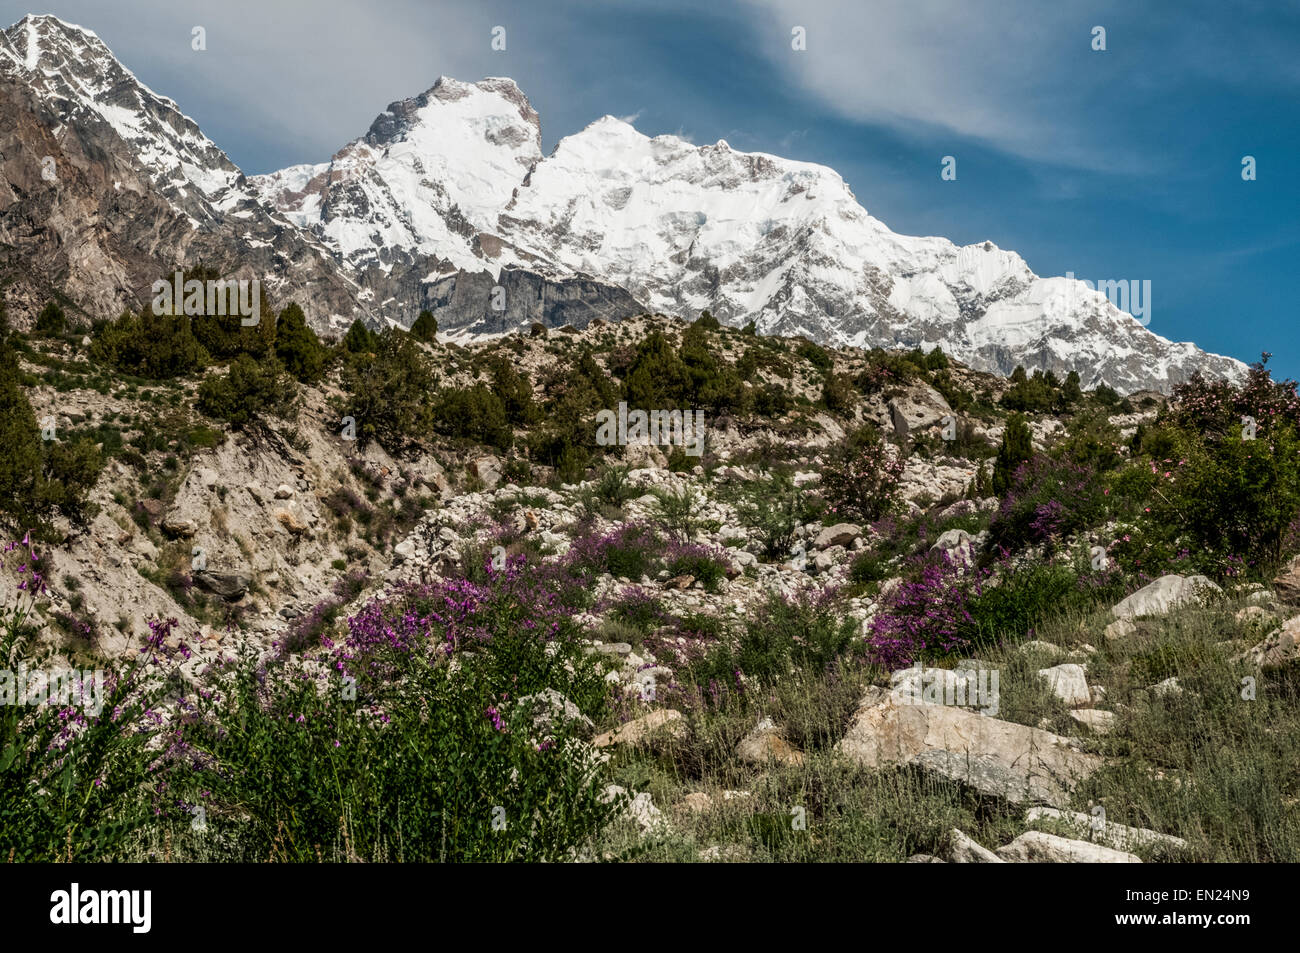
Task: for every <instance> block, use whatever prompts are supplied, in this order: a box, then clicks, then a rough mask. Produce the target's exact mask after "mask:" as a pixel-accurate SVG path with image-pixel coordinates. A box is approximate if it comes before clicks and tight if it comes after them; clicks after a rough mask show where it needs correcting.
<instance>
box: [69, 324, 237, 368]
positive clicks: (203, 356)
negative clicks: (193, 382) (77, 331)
mask: <svg viewBox="0 0 1300 953" xmlns="http://www.w3.org/2000/svg"><path fill="white" fill-rule="evenodd" d="M90 356H91V358H92V359H93V360H96V361H100V362H101V363H104V364H109V365H111V366H112V367H114V368H116V369H117V370H119V371H122V372H123V373H126V374H131V375H133V376H135V377H146V378H149V379H150V380H168V379H170V378H174V377H181V376H183V375H186V374H192V373H194V372H195V371H197V370H200V369H202V368H204V367H206V366H207V365H208V364H209V363H210V362H211V360H212V358H211V356H210V355H209V353H208V351H207V349H206V348H205V347H204V346H203V345H202V344H200V343H199V340H198V338H197V337H195V335H194V331H193V328H192V327H191V323H190V319H189V318H188V317H186V316H185V315H183V314H181V315H175V316H172V315H166V314H164V315H154V314H150V313H148V312H145V313H144V314H140V315H134V314H130V313H126V314H123V315H122V316H121V317H120V318H118V319H117V320H116V321H114V322H110V323H106V324H103V325H100V327H99V329H98V332H97V333H96V335H95V338H94V340H93V341H92V342H91V346H90Z"/></svg>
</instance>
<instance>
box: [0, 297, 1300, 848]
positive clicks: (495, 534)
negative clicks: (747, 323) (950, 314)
mask: <svg viewBox="0 0 1300 953" xmlns="http://www.w3.org/2000/svg"><path fill="white" fill-rule="evenodd" d="M262 310H263V314H265V315H267V316H268V320H265V321H263V323H262V324H261V325H260V326H258V327H255V328H243V327H241V326H240V325H239V323H238V318H233V319H232V318H219V317H213V316H206V315H197V316H194V317H186V316H176V317H172V316H168V315H162V316H154V315H150V314H142V315H131V314H128V315H125V316H124V317H122V318H120V319H118V320H117V321H113V322H98V323H96V324H95V325H94V326H93V327H92V326H90V325H88V324H86V323H84V322H80V321H79V319H77V318H76V317H75V316H70V315H68V314H67V313H65V312H64V311H63V309H61V308H60V307H59V306H58V305H57V304H54V303H51V304H50V305H48V306H46V307H44V308H43V309H42V310H41V312H40V314H39V315H38V318H37V320H36V321H35V322H34V326H33V327H32V329H31V330H30V331H27V332H19V331H10V332H9V333H8V334H7V335H6V336H5V339H4V344H3V355H2V356H3V361H0V402H3V406H0V410H2V411H3V415H2V417H0V419H3V420H4V421H5V424H4V426H5V428H6V437H7V438H8V439H7V441H6V446H8V447H10V448H11V453H10V454H9V457H8V459H7V460H6V461H5V462H4V463H3V464H0V489H3V490H4V499H5V500H6V501H9V502H6V504H5V507H6V509H5V514H4V516H5V519H6V521H7V523H8V524H9V526H10V528H11V532H12V533H13V538H14V539H15V540H19V539H22V540H24V542H23V543H22V544H21V545H19V546H18V547H16V548H10V549H9V550H7V551H6V559H5V571H4V572H3V574H0V580H2V582H0V585H2V586H3V590H0V591H2V592H3V601H4V605H5V606H6V607H8V627H7V634H6V635H5V642H4V650H5V651H6V652H7V653H10V655H11V656H12V655H13V654H14V653H17V652H19V651H20V650H21V651H22V652H23V653H24V657H26V656H28V655H30V654H31V653H32V652H33V651H34V650H35V649H36V648H38V647H39V648H42V649H43V650H45V651H48V652H52V653H54V654H53V656H51V659H50V660H49V661H50V664H53V661H55V660H57V659H63V660H65V661H66V662H67V663H68V664H71V665H73V666H75V667H77V668H79V669H95V668H104V669H107V670H108V671H109V672H110V673H111V675H112V678H111V679H110V683H109V686H108V694H109V696H110V701H111V702H112V703H111V704H109V705H107V707H106V709H105V710H106V711H108V712H113V713H115V714H114V715H113V717H112V719H109V718H107V717H101V716H98V715H96V716H84V715H81V714H78V715H77V716H76V718H77V721H78V723H77V726H76V727H75V728H71V729H65V730H64V731H63V734H62V735H61V736H60V737H61V738H62V739H63V741H62V742H61V743H63V744H65V745H66V746H67V750H68V751H70V752H71V757H72V758H73V759H74V763H76V764H78V765H79V766H80V767H79V769H78V772H77V775H76V777H77V781H76V783H77V784H79V785H84V786H85V792H86V793H85V798H84V800H81V801H80V802H79V805H78V806H76V807H68V806H66V804H65V806H62V807H58V808H57V809H55V808H54V807H51V812H52V813H47V814H39V813H33V812H34V811H35V810H36V809H35V808H34V807H33V806H32V805H30V804H28V799H26V798H25V797H17V796H15V797H13V798H9V797H8V794H7V793H6V792H8V793H16V792H19V791H23V790H25V785H26V783H27V781H28V780H29V779H32V778H37V777H40V776H41V772H42V771H44V770H49V766H48V762H47V761H45V760H44V758H45V757H46V755H45V754H44V753H43V752H42V750H41V749H39V747H37V748H31V747H24V748H22V751H23V754H22V757H21V758H19V759H18V760H17V761H14V762H11V763H10V765H9V768H7V769H6V770H3V771H0V778H2V779H3V782H0V783H3V784H6V785H9V786H10V787H8V788H5V789H3V790H0V820H3V821H4V823H3V824H0V830H4V831H5V832H6V834H5V835H4V837H5V840H3V841H0V850H3V851H5V852H8V851H9V850H11V849H12V850H16V851H17V852H18V856H19V857H20V858H24V859H25V858H28V857H44V856H50V855H55V856H62V855H63V853H64V852H65V851H70V852H71V853H72V854H73V855H74V856H75V857H78V858H82V859H91V858H94V859H107V858H144V857H148V856H154V855H156V854H158V853H159V852H160V851H162V850H163V849H164V843H165V850H166V851H167V852H168V853H169V855H170V854H171V853H172V852H175V854H176V855H177V856H178V857H184V858H192V859H231V860H233V859H242V860H251V859H257V860H265V859H268V858H272V859H291V858H293V859H316V858H318V857H328V858H338V859H356V860H382V859H402V860H427V859H436V858H444V859H581V858H588V859H590V858H596V857H605V858H625V859H673V860H700V859H703V860H771V859H782V860H794V859H798V860H808V859H818V860H839V859H855V860H863V859H874V860H895V861H902V860H908V859H910V860H925V859H933V858H940V859H946V860H949V861H967V860H982V861H996V860H1007V861H1017V862H1018V861H1025V860H1033V859H1056V860H1061V859H1074V860H1097V861H1113V860H1134V859H1141V860H1144V861H1154V860H1162V859H1191V860H1295V859H1296V857H1297V856H1298V855H1300V836H1297V835H1298V834H1300V829H1298V827H1297V812H1296V805H1297V803H1300V802H1298V801H1297V798H1298V797H1300V772H1298V771H1297V768H1296V765H1297V764H1300V760H1298V759H1297V758H1296V757H1295V754H1296V753H1297V748H1300V721H1298V720H1297V719H1296V716H1295V711H1296V705H1295V702H1296V688H1297V684H1296V681H1295V675H1296V667H1295V652H1296V635H1295V634H1296V632H1297V631H1298V628H1297V627H1298V626H1300V615H1297V612H1300V609H1297V601H1298V600H1300V575H1298V573H1300V569H1298V568H1297V566H1298V565H1300V563H1298V562H1297V561H1296V560H1292V559H1291V557H1292V556H1294V555H1295V554H1296V553H1297V552H1298V551H1300V468H1298V467H1297V463H1296V460H1297V453H1296V450H1297V426H1298V425H1300V398H1297V396H1296V390H1295V384H1294V382H1274V381H1272V380H1271V378H1270V377H1269V375H1268V373H1267V370H1266V368H1265V367H1264V366H1263V365H1259V366H1257V367H1256V368H1255V369H1253V370H1252V372H1251V375H1250V376H1249V377H1248V379H1247V380H1246V381H1245V382H1244V384H1243V385H1242V386H1240V387H1238V386H1235V385H1232V384H1230V383H1227V382H1222V381H1206V380H1202V379H1199V378H1198V379H1194V380H1193V381H1192V382H1190V383H1189V384H1188V385H1187V386H1185V387H1182V388H1179V389H1178V390H1177V391H1176V392H1175V393H1174V394H1173V397H1172V400H1167V399H1166V398H1165V397H1163V396H1161V395H1159V394H1155V393H1146V394H1141V393H1139V394H1132V395H1130V396H1129V397H1128V398H1122V397H1120V395H1118V394H1117V393H1115V392H1114V391H1111V390H1109V389H1108V388H1104V387H1103V388H1097V389H1092V390H1086V391H1085V390H1084V389H1082V388H1081V387H1080V386H1079V384H1080V382H1079V379H1078V376H1077V375H1071V376H1069V377H1066V378H1061V379H1058V378H1056V377H1055V376H1054V375H1043V374H1037V373H1035V374H1026V373H1024V371H1023V370H1021V371H1017V372H1015V373H1013V374H1012V375H1011V377H1010V378H1003V377H1000V376H994V375H991V374H988V373H984V372H980V371H977V370H972V369H971V368H969V367H965V366H963V365H961V364H960V363H958V362H956V361H955V360H952V359H950V358H948V357H947V356H945V355H944V354H943V352H942V351H941V350H937V349H936V350H932V351H930V352H929V353H925V352H922V351H919V350H917V351H883V350H863V349H860V348H853V347H843V348H834V347H824V346H821V345H818V344H815V343H813V342H812V341H809V340H807V339H802V338H792V337H780V336H768V335H758V334H756V333H754V329H753V328H750V329H745V330H737V329H734V328H729V327H725V326H723V325H721V324H720V323H718V322H717V321H714V320H712V319H711V317H710V316H708V315H707V314H706V315H704V316H702V317H700V318H699V319H698V320H696V321H694V322H692V323H690V324H687V323H685V322H681V321H678V320H676V319H673V318H670V317H666V316H663V315H650V314H643V315H640V316H637V317H633V318H630V319H627V320H624V321H621V322H617V323H609V322H605V321H599V320H597V321H592V322H589V323H587V325H586V327H584V328H582V329H577V328H573V327H561V328H559V329H548V328H547V327H545V326H544V325H542V324H540V323H539V324H536V325H533V326H531V327H529V328H526V329H523V330H521V331H519V332H516V333H510V334H505V335H502V336H499V337H496V338H493V339H488V340H470V341H468V342H465V341H464V339H462V338H460V337H458V336H455V337H449V336H448V335H447V334H445V333H439V332H437V330H436V323H435V322H434V321H433V320H432V316H431V315H430V316H428V317H422V318H421V320H420V321H419V322H417V323H416V325H415V326H414V327H413V329H412V331H411V332H407V331H404V330H400V329H396V328H391V329H388V330H386V331H384V332H383V333H382V334H376V333H374V332H373V331H370V330H368V329H367V328H366V327H365V326H364V325H363V324H361V323H356V324H354V325H353V326H352V327H351V328H350V329H349V330H348V332H347V334H346V335H344V336H343V337H342V338H341V339H339V340H335V339H326V340H319V339H317V337H316V335H315V334H314V333H313V332H312V331H311V330H310V328H309V327H308V326H307V321H306V318H305V315H304V313H303V311H302V310H301V309H299V308H297V306H296V305H292V304H288V303H284V304H283V306H280V305H277V306H276V307H274V308H273V307H272V306H271V304H270V302H269V301H268V302H267V304H266V306H265V307H263V309H262ZM270 316H274V320H270V319H269V317H270ZM637 410H646V411H662V412H667V411H673V410H676V411H680V412H683V413H684V414H686V415H689V416H686V417H685V418H683V419H686V420H692V421H694V420H696V419H699V418H696V417H695V416H694V415H695V414H697V413H698V414H701V415H702V429H701V430H700V431H699V432H685V431H684V432H683V434H682V436H683V437H684V438H685V439H684V440H679V441H678V443H677V445H676V446H673V445H669V444H667V443H663V442H656V441H655V440H653V439H641V440H638V439H637V438H636V437H635V436H633V438H632V439H631V440H628V441H626V442H620V441H618V440H616V441H615V442H614V443H612V444H611V443H609V442H608V441H606V440H605V439H604V437H603V436H602V430H601V423H600V422H601V420H602V419H603V420H606V421H608V420H609V419H611V418H614V419H617V418H618V417H620V416H622V417H623V418H624V419H625V420H626V421H628V426H627V428H626V429H627V430H629V431H634V430H635V424H634V423H633V420H634V418H633V416H632V414H633V413H634V412H635V411H637ZM602 415H606V416H603V417H602ZM1243 417H1249V418H1251V420H1252V421H1253V422H1254V424H1253V428H1254V429H1250V428H1245V427H1244V426H1243V423H1242V418H1243ZM1248 431H1249V432H1248ZM618 432H619V428H617V427H614V428H613V429H612V430H605V431H603V433H604V435H605V436H609V434H610V433H614V434H616V435H617V434H618ZM694 437H700V438H701V439H699V440H698V441H696V440H694V439H692V438H694ZM695 451H698V453H696V452H695ZM1288 560H1290V562H1288ZM34 571H39V574H40V577H41V578H40V581H39V582H37V581H35V577H34V576H33V572H34ZM963 673H971V674H970V680H969V681H968V680H967V677H966V675H965V674H963ZM990 676H992V677H993V679H994V680H992V681H990ZM981 679H982V681H981ZM958 686H960V689H961V692H962V694H961V695H960V696H959V695H958V694H957V691H956V690H957V688H958ZM968 688H969V690H970V692H971V694H969V695H968V694H966V692H967V689H968ZM1247 695H1249V698H1248V697H1247ZM945 696H946V697H945ZM236 710H238V711H240V712H242V714H241V716H240V718H241V719H242V721H241V722H240V725H241V727H240V730H239V731H237V732H231V731H228V730H226V726H228V725H230V724H231V723H232V722H231V721H230V719H231V717H232V713H233V712H234V711H236ZM58 711H59V708H58V706H48V707H45V706H42V707H33V708H31V709H30V710H25V709H22V708H21V707H17V706H9V707H8V708H6V709H5V710H4V713H3V715H0V717H3V718H4V719H5V720H4V721H3V722H0V727H3V728H4V730H5V731H6V732H8V734H6V735H5V737H6V738H12V737H17V735H18V733H19V732H20V731H21V733H22V735H23V737H39V736H40V730H44V729H38V730H36V731H35V733H34V734H33V733H32V732H33V730H34V728H37V726H41V725H50V724H55V723H56V721H57V718H58ZM118 719H125V722H120V723H119V722H118ZM121 723H130V724H137V723H138V724H139V725H140V726H141V727H143V728H144V729H145V730H144V732H143V733H142V734H141V735H139V736H133V737H136V738H137V740H136V741H135V742H133V743H132V746H128V747H127V748H124V749H120V750H119V749H118V748H116V747H112V746H110V747H109V748H108V749H105V748H104V747H103V746H102V745H100V744H99V743H98V741H97V740H96V739H100V740H102V739H103V738H105V737H108V736H110V735H112V734H113V733H114V732H116V731H117V730H118V726H120V724H121ZM52 730H55V731H56V732H57V730H58V729H57V728H55V729H52ZM150 739H152V740H150ZM136 745H138V746H140V747H138V748H137V747H135V746H136ZM106 750H109V751H112V752H113V754H112V755H111V757H112V758H113V759H114V760H113V762H112V764H113V767H112V770H111V771H108V770H107V768H106V764H107V762H103V761H102V760H97V759H103V758H105V757H110V755H107V754H105V751H106ZM410 751H415V752H419V754H420V756H419V757H418V758H409V757H406V756H405V755H404V754H402V752H410ZM77 759H83V760H77ZM160 771H161V772H162V773H161V774H160V773H159V772H160ZM101 774H103V775H104V776H109V777H111V779H112V782H111V783H110V784H108V785H106V786H103V787H101V786H99V785H96V784H94V783H93V782H94V779H95V778H97V777H100V776H101ZM327 775H328V777H327ZM164 779H165V787H159V784H160V782H163V781H164ZM15 785H16V786H15ZM417 791H418V792H420V796H419V797H418V798H416V797H413V796H412V794H411V792H417ZM556 791H563V792H565V794H564V797H562V798H560V799H558V800H557V799H556V798H555V796H554V792H556ZM203 792H206V793H203ZM289 792H294V793H289ZM291 801H292V804H291ZM61 803H63V802H61ZM379 805H385V806H386V807H385V809H384V810H372V809H373V808H377V806H379ZM196 806H202V807H203V808H204V810H203V818H204V824H203V826H202V828H201V829H200V828H199V827H197V826H196V825H195V824H194V823H193V818H194V817H195V816H196V814H195V810H196ZM489 807H490V808H491V810H489V809H488V808H489ZM291 808H292V810H291ZM388 808H399V810H398V814H397V815H394V814H390V813H388V810H387V809H388ZM1098 808H1101V809H1103V812H1104V817H1105V819H1106V820H1105V823H1104V824H1103V825H1102V826H1101V827H1100V828H1098V827H1096V825H1095V823H1094V819H1095V818H1096V817H1097V813H1096V810H1097V809H1098ZM498 809H499V810H500V811H501V814H500V815H498V814H497V813H496V812H497V810H498ZM69 810H71V811H75V812H76V826H77V828H78V830H81V831H84V832H85V833H84V837H82V835H78V836H79V837H81V839H78V840H76V841H75V842H74V843H72V844H71V846H68V844H66V843H65V840H66V839H67V838H66V836H65V835H66V829H65V825H66V823H69V822H70V815H67V814H60V813H59V811H69ZM1071 812H1073V813H1071ZM1076 814H1077V815H1082V818H1083V820H1082V821H1080V820H1079V819H1078V818H1077V817H1076V816H1075V815H1076ZM399 815H400V821H399V820H398V816H399ZM158 818H161V820H158ZM341 818H342V820H341ZM503 818H504V819H506V821H505V822H504V823H505V826H504V827H503V826H500V825H498V823H497V822H498V821H500V820H501V819H503ZM146 819H147V820H146ZM525 819H527V822H525ZM449 824H450V825H451V828H450V830H451V833H450V835H449V833H448V832H449V827H448V825H449ZM286 825H287V826H288V829H289V831H290V834H291V836H290V837H288V838H287V839H286V838H285V837H284V836H282V832H283V830H284V829H285V826H286ZM1081 825H1082V826H1081ZM981 845H982V846H981ZM994 848H996V849H997V851H996V854H994V853H991V851H992V849H994Z"/></svg>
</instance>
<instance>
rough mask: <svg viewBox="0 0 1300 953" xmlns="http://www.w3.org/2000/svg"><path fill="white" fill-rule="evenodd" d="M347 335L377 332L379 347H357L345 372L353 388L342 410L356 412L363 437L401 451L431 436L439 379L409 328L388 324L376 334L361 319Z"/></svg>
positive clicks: (345, 380) (348, 386)
mask: <svg viewBox="0 0 1300 953" xmlns="http://www.w3.org/2000/svg"><path fill="white" fill-rule="evenodd" d="M358 329H359V334H358V335H355V336H354V335H353V331H357V330H358ZM348 335H349V337H353V343H354V344H357V343H358V340H357V339H358V338H360V337H361V336H362V335H368V336H370V337H373V338H375V343H374V353H373V354H372V353H369V352H357V353H356V354H355V356H354V358H353V359H352V360H351V361H349V362H348V364H347V365H345V367H344V372H343V389H344V390H346V391H347V392H348V400H347V403H346V405H345V409H344V411H343V413H344V415H346V416H351V417H355V418H356V422H357V438H358V440H359V441H362V442H364V441H366V440H375V441H377V442H378V443H379V444H380V445H382V446H383V447H384V449H385V450H388V451H389V452H390V453H397V452H400V451H402V450H404V449H407V448H409V447H410V446H411V445H412V444H415V443H418V442H419V441H420V440H422V439H424V438H425V437H426V436H428V434H429V431H430V429H431V427H432V415H433V409H432V407H431V405H430V402H429V395H430V394H431V393H432V392H433V389H434V384H433V374H432V372H431V370H430V369H429V366H428V364H427V363H426V361H425V357H424V353H423V352H422V351H421V350H420V348H419V346H418V345H416V343H415V342H414V341H413V340H412V339H411V336H410V335H409V334H407V333H405V332H404V331H398V330H396V329H395V328H388V329H386V330H385V331H384V332H383V333H382V334H379V335H375V334H374V333H373V332H371V331H369V330H367V329H366V328H365V326H364V325H361V324H360V322H354V323H353V325H352V328H351V329H349V330H348ZM344 346H345V347H346V346H347V345H346V341H345V343H344Z"/></svg>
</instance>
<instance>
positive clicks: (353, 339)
mask: <svg viewBox="0 0 1300 953" xmlns="http://www.w3.org/2000/svg"><path fill="white" fill-rule="evenodd" d="M378 347H379V335H377V334H375V332H374V331H371V330H370V329H369V328H368V327H366V326H365V324H364V323H363V322H362V320H361V319H360V318H357V319H356V320H355V321H353V322H352V327H350V328H348V333H347V334H345V335H344V336H343V350H345V351H347V352H348V353H349V354H372V353H374V352H375V351H376V350H377V349H378Z"/></svg>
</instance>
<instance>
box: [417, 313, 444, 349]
mask: <svg viewBox="0 0 1300 953" xmlns="http://www.w3.org/2000/svg"><path fill="white" fill-rule="evenodd" d="M411 336H412V337H414V338H415V339H416V340H417V341H423V342H424V343H425V344H433V343H435V342H436V341H437V340H438V319H437V318H435V317H434V316H433V312H432V311H430V310H428V309H427V308H426V309H425V310H424V311H421V312H420V316H419V317H418V318H416V319H415V323H414V324H412V325H411Z"/></svg>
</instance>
